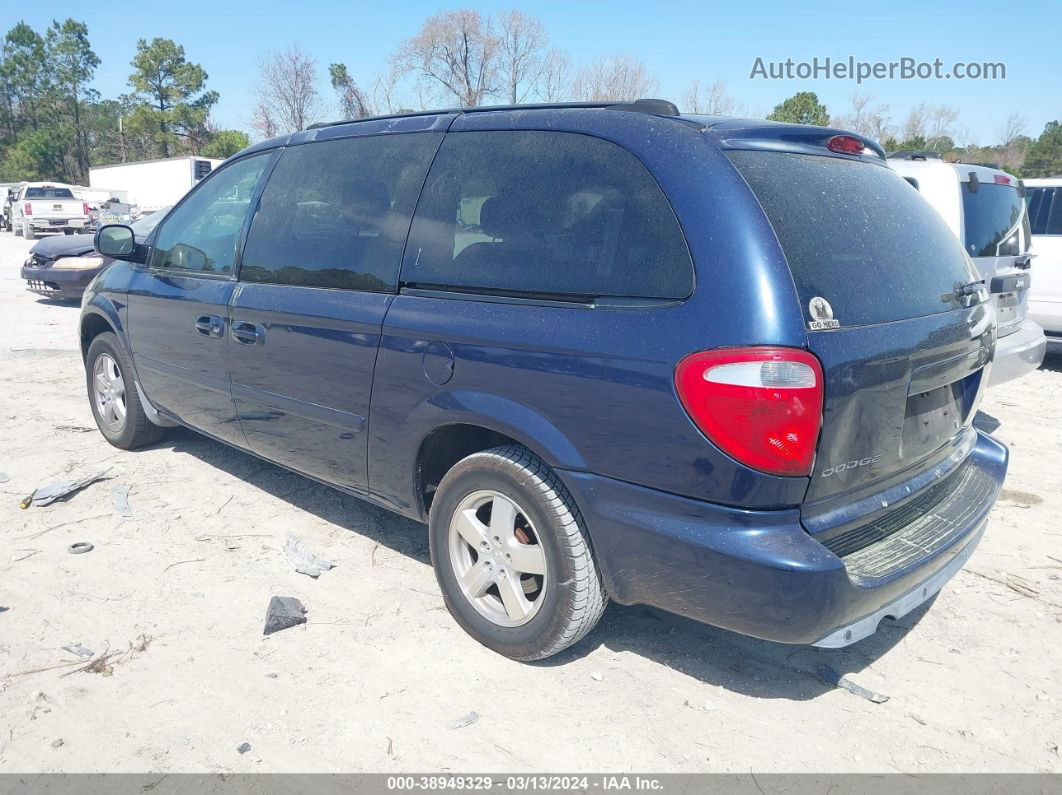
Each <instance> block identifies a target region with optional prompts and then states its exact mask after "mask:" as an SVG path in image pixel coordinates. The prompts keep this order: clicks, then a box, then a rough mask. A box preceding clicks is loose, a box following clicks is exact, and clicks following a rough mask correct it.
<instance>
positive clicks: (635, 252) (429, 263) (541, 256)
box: [402, 131, 693, 299]
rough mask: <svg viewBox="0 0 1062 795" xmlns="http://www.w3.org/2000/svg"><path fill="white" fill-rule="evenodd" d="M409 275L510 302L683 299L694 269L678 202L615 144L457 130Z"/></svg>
mask: <svg viewBox="0 0 1062 795" xmlns="http://www.w3.org/2000/svg"><path fill="white" fill-rule="evenodd" d="M402 279H403V281H404V282H406V283H411V284H416V285H418V286H433V287H448V288H457V289H467V290H469V291H472V292H496V293H502V294H513V295H535V296H545V297H548V296H558V297H565V296H578V297H581V298H597V297H600V296H615V297H628V296H629V297H639V298H666V299H681V298H685V297H686V296H688V295H689V294H690V293H691V292H692V290H693V263H692V261H691V260H690V255H689V252H688V250H687V248H686V241H685V238H684V237H683V235H682V230H681V229H680V227H679V224H678V220H677V219H676V218H675V214H674V212H673V211H672V210H671V205H670V204H669V203H668V201H667V199H665V198H664V194H663V193H662V192H661V190H660V188H659V186H658V185H657V184H656V182H655V181H654V180H653V178H652V176H650V174H649V172H648V171H647V170H646V169H645V167H644V166H643V165H642V164H641V163H640V162H639V161H638V160H637V159H636V158H635V157H634V156H633V155H631V154H630V153H629V152H627V151H626V150H624V149H622V148H620V147H618V146H616V145H615V144H612V143H609V142H608V141H603V140H601V139H599V138H593V137H590V136H586V135H578V134H574V133H555V132H531V131H527V132H525V131H495V132H462V133H451V134H450V135H448V136H447V137H446V140H444V141H443V145H442V148H441V149H440V150H439V154H438V155H437V156H436V158H435V162H434V163H433V165H432V167H431V171H430V172H429V174H428V179H427V182H426V183H425V186H424V193H423V196H422V197H421V200H420V203H419V204H418V205H417V212H416V215H415V216H414V220H413V228H412V231H411V232H410V243H409V245H408V246H407V247H406V261H405V264H404V265H403V270H402Z"/></svg>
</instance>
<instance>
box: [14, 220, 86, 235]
mask: <svg viewBox="0 0 1062 795" xmlns="http://www.w3.org/2000/svg"><path fill="white" fill-rule="evenodd" d="M27 220H29V225H30V226H32V227H33V228H34V229H36V230H38V231H40V232H62V231H64V230H66V229H83V228H84V227H85V225H86V224H87V223H88V222H87V221H86V220H85V219H84V218H70V219H66V220H60V219H55V218H33V219H27Z"/></svg>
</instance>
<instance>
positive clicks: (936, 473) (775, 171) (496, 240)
mask: <svg viewBox="0 0 1062 795" xmlns="http://www.w3.org/2000/svg"><path fill="white" fill-rule="evenodd" d="M96 246H97V249H98V251H99V252H100V253H101V254H103V255H105V256H108V257H113V258H115V259H117V260H119V261H118V262H116V263H115V264H114V265H112V266H111V267H110V268H108V269H107V270H106V271H104V272H103V273H102V274H101V275H100V276H99V277H97V279H96V280H95V281H94V283H93V284H92V285H91V287H90V289H89V291H88V292H87V293H86V295H85V299H84V302H83V310H82V315H81V321H80V334H81V348H82V351H83V353H84V356H85V364H86V378H87V384H88V392H89V397H90V403H91V405H92V411H93V413H94V415H95V417H96V420H97V423H98V424H99V428H100V431H101V432H102V433H103V435H104V436H105V437H106V438H107V440H108V441H110V442H111V444H113V445H115V446H117V447H120V448H123V449H131V448H135V447H139V446H142V445H145V444H148V443H151V442H154V441H156V440H158V439H159V438H160V436H161V435H162V433H163V432H164V428H165V427H167V426H172V425H175V424H180V425H184V426H187V427H189V428H192V429H195V430H196V431H199V432H201V433H204V434H206V435H208V436H210V437H212V438H214V439H218V440H220V441H223V442H226V443H228V444H231V445H234V446H236V447H238V448H240V449H242V450H246V451H248V452H250V453H252V454H254V455H257V456H260V457H262V458H264V459H267V460H269V461H273V462H275V463H277V464H280V465H282V466H284V467H287V468H289V469H291V470H294V471H295V472H299V473H301V474H303V475H306V476H307V477H310V478H313V479H315V480H318V481H320V482H322V483H326V484H328V485H330V486H334V487H336V488H338V489H341V490H343V491H345V492H347V493H349V494H353V495H357V496H359V497H362V498H364V499H366V500H368V501H370V502H373V503H375V504H377V505H381V506H384V507H386V508H389V509H391V510H394V511H397V512H398V513H401V514H403V515H405V516H408V517H412V518H414V519H417V520H419V521H424V522H427V524H428V534H429V540H430V548H431V557H432V561H433V564H434V567H435V571H436V574H437V576H438V580H439V586H440V588H441V590H442V594H443V597H444V598H445V601H446V604H447V606H448V607H449V609H450V611H451V613H452V614H453V616H454V618H455V619H456V620H457V622H458V623H459V624H460V625H461V626H462V627H463V628H464V629H465V630H467V632H468V633H469V634H471V635H472V636H473V637H474V638H475V639H476V640H478V641H480V642H481V643H483V644H485V645H486V646H488V647H490V648H491V649H494V650H496V651H498V652H500V653H501V654H504V655H507V656H509V657H512V658H514V659H519V660H536V659H541V658H543V657H547V656H549V655H552V654H555V653H557V652H559V651H561V650H562V649H565V648H567V647H568V646H570V645H571V644H573V643H575V642H576V641H578V640H579V639H580V638H582V637H583V636H584V635H585V634H586V633H587V632H589V631H590V629H591V628H592V627H593V626H594V624H595V623H596V622H597V620H598V619H599V617H600V616H601V614H602V612H603V610H604V608H605V605H606V603H607V602H608V600H609V599H612V600H615V601H617V602H620V603H623V604H634V603H643V604H648V605H654V606H656V607H659V608H662V609H664V610H668V611H672V612H674V613H678V614H681V615H684V616H689V617H692V618H694V619H697V620H699V621H703V622H707V623H709V624H713V625H716V626H720V627H725V628H727V629H730V630H734V631H736V632H741V633H745V634H748V635H753V636H756V637H759V638H765V639H769V640H773V641H780V642H784V643H799V644H815V645H818V646H825V647H839V646H845V645H848V644H850V643H854V642H856V641H858V640H860V639H861V638H864V637H866V636H868V635H870V634H872V633H873V632H874V631H875V630H876V629H877V626H878V624H879V622H880V621H881V620H882V619H883V618H886V617H892V618H898V617H900V616H902V615H904V614H906V613H907V612H909V611H910V610H912V609H913V608H914V607H916V606H917V605H919V604H921V603H923V602H925V601H926V600H928V599H929V598H931V597H932V596H933V594H935V593H936V592H937V591H938V590H939V589H940V588H941V587H942V586H943V584H944V583H945V582H946V581H947V580H948V579H949V578H950V577H951V576H952V575H954V574H955V572H956V571H958V569H959V568H960V567H961V566H962V564H963V562H964V561H965V560H966V559H967V558H968V557H969V556H970V555H971V553H972V552H973V550H974V548H975V546H976V545H977V543H978V541H979V540H980V538H981V535H982V533H983V532H984V528H985V524H986V521H987V516H988V512H989V510H990V508H991V507H992V504H993V502H994V501H995V498H996V495H997V492H998V490H999V488H1000V485H1001V483H1002V481H1003V477H1004V474H1005V472H1006V468H1007V450H1006V448H1005V447H1004V446H1003V445H1001V444H999V443H998V442H996V441H995V440H993V439H992V438H990V437H989V436H987V435H985V434H984V433H982V432H981V431H979V430H978V429H976V428H975V427H974V426H973V418H974V415H975V413H976V410H977V406H978V404H979V402H980V400H981V397H982V394H983V392H984V389H985V386H986V384H987V381H988V375H989V371H990V367H991V363H992V358H993V352H994V348H995V340H996V332H995V322H994V320H993V315H992V307H991V304H990V303H988V302H987V300H988V294H987V291H986V290H985V287H984V284H983V283H981V282H980V281H979V277H978V275H977V273H976V271H975V270H974V269H973V267H972V264H971V262H970V260H969V258H968V257H967V256H966V255H965V253H964V251H963V249H962V247H961V246H960V245H959V244H958V242H957V241H956V239H955V237H954V235H952V234H951V232H950V231H949V230H948V228H947V227H946V226H945V225H944V223H943V221H941V220H940V217H939V216H938V215H937V214H936V213H935V212H934V211H933V210H932V209H931V208H930V207H929V206H928V205H927V204H926V203H925V201H924V200H923V199H922V198H921V197H920V196H919V195H918V192H917V191H916V190H915V189H914V188H912V187H911V186H910V185H909V184H908V183H907V182H905V181H904V180H903V179H902V178H901V177H899V176H898V175H897V174H896V173H894V172H893V171H891V170H890V169H889V168H887V167H886V161H885V157H884V153H883V152H882V151H881V149H880V147H879V146H878V145H877V144H875V143H873V142H872V141H870V140H867V139H865V138H862V137H860V136H857V135H853V134H851V133H846V132H843V131H840V130H831V129H825V128H822V127H811V126H797V125H788V124H775V123H771V122H763V121H739V120H733V119H722V118H716V117H707V116H691V115H680V114H679V113H678V111H677V110H676V109H675V107H674V106H673V105H671V104H670V103H667V102H663V101H659V100H639V101H637V102H631V103H621V104H580V105H552V106H522V107H506V108H466V109H459V110H453V111H439V112H430V113H416V114H409V115H402V116H392V117H385V118H373V119H366V120H359V121H353V122H340V123H336V124H327V125H320V126H317V127H315V128H311V129H308V130H303V131H300V132H297V133H294V134H292V135H289V136H283V137H280V138H274V139H271V140H268V141H265V142H262V143H259V144H256V145H254V146H251V147H250V148H248V149H246V150H244V151H243V152H240V153H239V154H237V155H235V156H233V157H232V158H230V159H229V160H228V161H226V163H225V164H224V165H223V166H221V167H220V168H218V169H217V170H215V171H214V172H213V173H211V174H210V176H209V177H207V178H206V179H204V180H203V181H202V182H201V183H200V184H199V185H198V186H197V187H196V188H195V189H194V190H193V191H192V192H190V193H189V194H188V195H187V196H186V197H185V198H184V199H183V200H182V201H181V202H180V203H179V204H178V205H177V206H176V207H175V208H174V209H173V210H172V211H170V213H169V214H168V215H167V217H166V218H165V219H164V220H163V221H162V222H161V223H160V224H159V226H158V227H157V228H156V229H155V231H154V232H153V233H152V235H151V236H150V237H148V238H147V239H146V240H142V241H137V240H136V239H135V237H134V235H133V233H132V232H131V231H130V230H129V229H128V228H127V227H123V226H106V227H104V228H102V229H100V231H99V232H98V234H97V239H96Z"/></svg>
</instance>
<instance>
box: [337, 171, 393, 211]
mask: <svg viewBox="0 0 1062 795" xmlns="http://www.w3.org/2000/svg"><path fill="white" fill-rule="evenodd" d="M343 195H344V197H346V201H347V203H348V204H350V205H351V206H353V207H354V209H355V210H356V212H357V214H358V215H364V216H368V215H373V216H379V215H383V214H384V213H386V212H387V211H388V210H390V209H391V196H390V194H388V192H387V186H386V185H384V184H383V183H382V182H380V180H377V179H357V178H355V179H350V180H347V181H346V183H345V184H344V186H343Z"/></svg>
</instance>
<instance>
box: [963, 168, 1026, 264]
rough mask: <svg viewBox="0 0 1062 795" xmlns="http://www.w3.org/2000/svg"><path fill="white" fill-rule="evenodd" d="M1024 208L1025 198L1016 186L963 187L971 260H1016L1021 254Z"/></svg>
mask: <svg viewBox="0 0 1062 795" xmlns="http://www.w3.org/2000/svg"><path fill="white" fill-rule="evenodd" d="M974 185H976V190H974V189H973V186H974ZM1022 206H1023V203H1022V200H1021V196H1019V195H1018V189H1017V188H1016V187H1015V186H1013V185H997V184H994V183H986V182H979V183H972V182H964V183H962V225H963V231H964V233H965V235H964V236H965V239H966V253H967V254H969V255H970V256H971V257H1016V256H1018V255H1019V254H1021V241H1020V230H1021V220H1022Z"/></svg>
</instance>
